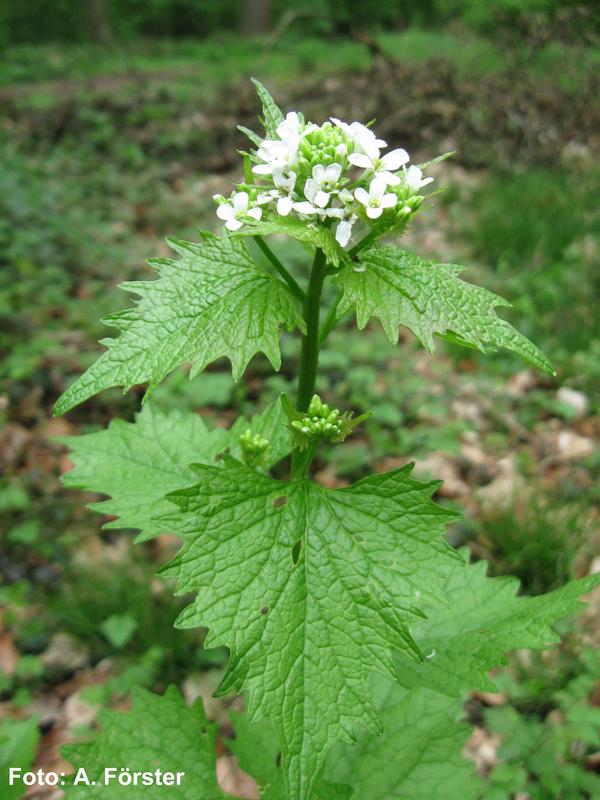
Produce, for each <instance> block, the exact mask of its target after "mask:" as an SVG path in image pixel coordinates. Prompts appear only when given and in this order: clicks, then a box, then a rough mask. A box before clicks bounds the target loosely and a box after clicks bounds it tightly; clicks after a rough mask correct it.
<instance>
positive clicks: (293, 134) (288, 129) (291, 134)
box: [277, 111, 302, 142]
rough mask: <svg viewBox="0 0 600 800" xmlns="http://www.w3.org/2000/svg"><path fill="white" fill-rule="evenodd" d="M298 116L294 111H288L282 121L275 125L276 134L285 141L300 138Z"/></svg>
mask: <svg viewBox="0 0 600 800" xmlns="http://www.w3.org/2000/svg"><path fill="white" fill-rule="evenodd" d="M301 125H302V123H301V122H300V117H299V115H298V114H297V112H296V111H289V112H288V113H287V114H286V116H285V119H284V121H283V122H280V123H279V125H278V126H277V136H279V138H280V139H281V140H282V141H284V142H286V141H294V140H296V139H298V140H299V139H300V126H301Z"/></svg>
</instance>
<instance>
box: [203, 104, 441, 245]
mask: <svg viewBox="0 0 600 800" xmlns="http://www.w3.org/2000/svg"><path fill="white" fill-rule="evenodd" d="M385 147H387V143H386V142H384V141H382V140H381V139H378V138H377V137H376V135H375V133H374V132H373V131H372V130H371V129H370V128H368V127H367V126H366V125H362V124H361V123H359V122H353V123H351V124H348V123H345V122H342V121H340V120H339V119H335V118H334V117H332V118H331V121H328V122H325V123H324V124H323V125H321V126H318V125H315V124H313V123H305V122H304V120H303V118H302V116H301V115H300V114H298V113H296V112H294V111H291V112H290V113H289V114H288V115H287V116H286V118H285V120H284V121H283V122H281V124H280V125H279V126H278V127H277V138H275V139H264V140H263V141H262V142H261V143H260V146H259V147H258V148H257V150H256V153H255V154H254V155H253V161H254V166H253V167H252V172H253V174H254V183H252V184H240V186H238V187H237V191H235V192H234V193H233V194H232V195H231V197H230V198H229V199H228V200H227V199H225V198H224V197H223V196H221V195H216V196H215V200H217V201H218V203H219V205H218V208H217V216H218V217H219V219H221V220H223V221H224V223H225V227H226V228H227V229H228V230H230V231H236V230H239V229H240V228H241V227H242V226H243V225H244V223H245V222H249V221H250V220H249V219H248V218H249V217H250V218H252V219H254V220H260V219H262V218H263V215H265V216H266V215H279V216H282V217H286V216H288V215H290V214H293V215H295V216H297V217H299V218H300V219H302V220H307V221H311V220H312V221H313V222H318V223H321V224H323V225H327V226H329V225H331V224H335V225H336V227H335V238H336V240H337V241H338V243H339V244H340V245H341V246H342V247H346V246H347V245H348V244H349V242H350V239H351V237H352V235H353V229H354V226H355V225H356V223H357V222H362V223H363V224H366V225H367V226H368V225H370V224H372V221H373V220H377V219H379V218H380V217H382V215H387V216H386V217H384V219H387V220H388V221H389V223H390V228H391V227H393V226H394V225H395V224H401V223H404V222H405V221H406V219H407V218H408V217H409V216H410V215H411V214H412V213H414V212H415V211H416V210H417V209H418V207H419V205H420V204H421V201H422V199H423V198H422V197H421V196H420V195H419V194H418V192H419V190H420V189H421V188H423V187H424V186H426V185H427V184H429V183H431V181H432V180H433V178H424V177H423V173H422V171H421V169H420V168H419V167H417V166H414V165H412V166H408V162H409V156H408V153H407V152H406V150H403V149H401V148H399V149H396V150H391V151H390V152H388V153H385V154H382V149H383V148H385Z"/></svg>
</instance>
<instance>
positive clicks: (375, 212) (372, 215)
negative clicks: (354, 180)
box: [367, 206, 383, 219]
mask: <svg viewBox="0 0 600 800" xmlns="http://www.w3.org/2000/svg"><path fill="white" fill-rule="evenodd" d="M382 214H383V208H381V206H367V217H369V219H377V217H380V216H381V215H382Z"/></svg>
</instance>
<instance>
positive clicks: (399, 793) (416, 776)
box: [325, 676, 482, 800]
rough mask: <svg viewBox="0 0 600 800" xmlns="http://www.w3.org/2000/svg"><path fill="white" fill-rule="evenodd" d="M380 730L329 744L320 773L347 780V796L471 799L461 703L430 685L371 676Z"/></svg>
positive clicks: (358, 799) (359, 799)
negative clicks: (378, 733)
mask: <svg viewBox="0 0 600 800" xmlns="http://www.w3.org/2000/svg"><path fill="white" fill-rule="evenodd" d="M372 684H373V686H374V689H375V703H376V706H377V708H378V709H379V713H380V717H381V722H382V725H383V733H382V735H381V736H369V735H368V734H365V733H361V734H360V736H359V737H358V742H357V744H356V745H354V746H350V745H338V746H336V747H334V748H333V751H332V752H331V754H330V756H329V758H328V760H327V767H326V771H325V774H326V776H327V777H328V778H329V779H331V780H332V781H343V780H346V781H348V782H350V783H352V786H353V788H354V792H353V793H352V795H351V800H382V799H383V798H385V800H431V798H444V800H476V798H478V797H480V796H481V794H480V792H481V789H482V786H481V782H480V781H479V779H478V778H477V777H476V776H475V774H474V765H473V763H472V762H469V761H467V760H466V759H465V758H463V756H462V755H461V750H462V748H463V746H464V744H465V741H466V740H467V738H468V736H469V733H470V726H469V725H467V724H465V723H464V722H461V721H460V718H461V716H462V703H461V702H460V701H457V700H455V699H453V698H450V697H446V696H444V695H442V694H438V693H437V692H432V691H430V690H429V689H414V690H413V691H407V690H406V689H402V688H401V687H400V686H397V685H395V684H393V683H391V682H390V681H388V680H386V679H385V678H382V677H380V676H374V678H373V681H372Z"/></svg>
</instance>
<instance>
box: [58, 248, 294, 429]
mask: <svg viewBox="0 0 600 800" xmlns="http://www.w3.org/2000/svg"><path fill="white" fill-rule="evenodd" d="M171 245H172V247H173V248H174V249H175V250H176V251H177V252H178V253H179V254H180V256H181V258H179V259H178V260H171V259H157V260H154V261H152V262H151V263H152V265H153V266H154V267H156V269H157V270H158V271H159V272H160V278H159V279H158V280H155V281H137V282H133V283H124V284H122V287H123V288H124V289H127V290H129V291H131V292H134V293H135V294H137V295H139V297H140V299H139V301H138V302H137V305H135V306H134V307H133V308H128V309H125V310H124V311H120V312H117V313H116V314H111V315H110V316H108V317H106V318H105V320H104V322H106V323H107V324H109V325H112V326H114V327H115V328H118V329H119V330H120V331H121V335H120V336H119V337H118V338H115V339H104V340H103V341H102V344H105V345H106V347H107V351H106V352H105V353H103V354H102V355H101V356H100V358H99V359H98V360H97V361H96V362H95V363H94V364H93V365H92V366H91V367H90V368H89V369H88V370H87V372H85V373H84V374H83V375H82V376H81V377H80V378H78V380H76V381H75V383H73V384H72V385H71V386H70V387H69V388H68V389H67V391H66V392H65V393H64V394H63V395H62V396H61V397H60V398H59V400H58V402H57V404H56V413H57V414H62V413H64V412H65V411H68V410H69V409H70V408H72V407H73V406H75V405H77V404H78V403H81V402H82V401H83V400H86V399H87V398H88V397H91V396H92V395H94V394H96V393H97V392H99V391H101V390H102V389H106V388H108V387H109V386H123V388H124V390H125V391H126V390H128V389H130V388H131V387H132V386H134V385H135V384H138V383H146V382H148V383H149V386H148V392H147V394H149V393H150V392H151V391H152V390H153V389H154V388H155V387H156V385H157V384H158V383H159V382H160V381H161V380H162V379H163V378H164V377H165V376H166V375H167V374H168V373H169V372H170V371H171V370H173V369H174V368H175V367H177V366H179V365H180V364H182V363H183V362H186V361H189V362H191V363H192V370H191V373H190V377H193V376H194V375H196V374H197V373H198V372H200V371H201V370H203V369H204V367H205V366H206V365H207V364H209V363H210V362H211V361H214V360H215V359H217V358H220V357H221V356H225V357H227V358H229V360H230V361H231V365H232V370H233V376H234V379H235V380H237V379H238V378H239V377H240V375H241V374H242V372H243V371H244V369H245V367H246V365H247V363H248V362H249V361H250V359H251V358H252V356H253V355H254V354H255V353H257V352H259V351H262V352H264V353H265V354H266V356H267V357H268V359H269V360H270V362H271V363H272V365H273V367H274V368H275V369H279V366H280V363H281V354H280V352H279V332H280V328H281V326H286V327H287V328H289V329H291V328H292V327H293V326H294V325H295V324H296V322H297V321H298V318H297V312H296V308H295V305H294V301H293V300H292V298H291V297H290V295H289V294H288V292H287V291H286V289H285V288H284V287H283V286H282V285H281V283H279V282H278V281H277V280H276V279H275V278H273V277H272V276H270V275H269V274H268V273H267V272H265V271H263V270H261V269H260V268H259V267H258V266H257V265H256V264H255V263H254V261H252V259H251V258H250V256H249V255H248V253H247V251H246V249H245V247H244V245H243V244H242V243H241V242H240V241H239V240H236V239H232V238H224V239H218V238H216V237H215V236H212V235H211V234H205V235H204V237H203V241H202V243H201V244H191V243H189V242H175V241H173V240H171Z"/></svg>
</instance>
